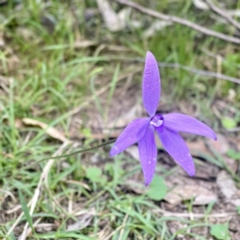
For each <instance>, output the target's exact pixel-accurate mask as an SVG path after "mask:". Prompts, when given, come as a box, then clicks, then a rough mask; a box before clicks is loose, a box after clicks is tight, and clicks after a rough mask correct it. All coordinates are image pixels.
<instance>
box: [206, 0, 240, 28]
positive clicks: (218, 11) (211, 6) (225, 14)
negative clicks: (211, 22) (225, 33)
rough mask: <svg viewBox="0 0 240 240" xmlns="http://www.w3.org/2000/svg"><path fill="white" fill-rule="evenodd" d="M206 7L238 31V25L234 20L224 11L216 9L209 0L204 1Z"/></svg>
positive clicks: (239, 24)
mask: <svg viewBox="0 0 240 240" xmlns="http://www.w3.org/2000/svg"><path fill="white" fill-rule="evenodd" d="M204 1H205V2H206V3H207V5H208V6H209V8H210V9H211V10H212V11H213V12H215V13H217V14H219V15H220V16H221V17H223V18H225V19H226V20H227V21H228V22H229V23H231V24H232V25H233V26H234V27H236V28H237V29H239V30H240V23H239V22H237V21H236V20H234V19H233V18H232V17H231V16H230V15H229V14H228V12H227V11H226V10H223V9H221V8H219V7H217V6H216V5H214V4H213V2H212V1H211V0H204Z"/></svg>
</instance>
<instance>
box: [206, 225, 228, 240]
mask: <svg viewBox="0 0 240 240" xmlns="http://www.w3.org/2000/svg"><path fill="white" fill-rule="evenodd" d="M210 234H211V235H212V236H213V237H215V238H216V239H219V240H228V239H230V235H229V232H228V224H215V225H212V226H211V231H210Z"/></svg>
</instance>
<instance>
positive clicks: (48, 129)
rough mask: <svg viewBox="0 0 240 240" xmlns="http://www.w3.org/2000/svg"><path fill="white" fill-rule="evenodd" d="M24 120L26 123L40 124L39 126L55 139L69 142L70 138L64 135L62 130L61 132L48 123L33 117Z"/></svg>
mask: <svg viewBox="0 0 240 240" xmlns="http://www.w3.org/2000/svg"><path fill="white" fill-rule="evenodd" d="M22 121H23V123H24V124H26V125H33V126H38V127H40V128H42V129H43V130H46V133H47V134H48V135H49V136H51V137H53V138H55V139H58V140H60V141H61V142H69V140H68V139H67V138H66V137H65V136H64V134H63V133H62V132H60V131H59V130H57V129H56V128H54V127H49V126H48V125H47V124H46V123H43V122H40V121H38V120H35V119H31V118H23V119H22Z"/></svg>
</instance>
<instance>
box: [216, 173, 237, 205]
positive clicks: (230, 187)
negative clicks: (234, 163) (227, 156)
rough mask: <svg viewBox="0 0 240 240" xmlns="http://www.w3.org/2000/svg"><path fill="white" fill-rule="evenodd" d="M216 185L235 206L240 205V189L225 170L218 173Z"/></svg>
mask: <svg viewBox="0 0 240 240" xmlns="http://www.w3.org/2000/svg"><path fill="white" fill-rule="evenodd" d="M217 185H218V187H219V188H220V190H221V192H222V194H223V195H224V196H225V197H226V199H227V200H228V201H229V202H231V203H232V204H233V205H235V206H240V190H238V189H237V187H236V186H235V184H234V181H233V180H232V178H231V176H230V175H229V174H227V173H226V171H221V172H220V173H219V174H218V176H217Z"/></svg>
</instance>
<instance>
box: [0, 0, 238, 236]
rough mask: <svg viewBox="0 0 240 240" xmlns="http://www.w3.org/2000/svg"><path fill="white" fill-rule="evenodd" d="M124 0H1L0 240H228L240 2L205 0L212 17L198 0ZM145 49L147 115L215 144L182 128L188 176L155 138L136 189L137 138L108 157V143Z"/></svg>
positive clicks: (126, 110) (234, 217) (123, 120)
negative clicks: (175, 116)
mask: <svg viewBox="0 0 240 240" xmlns="http://www.w3.org/2000/svg"><path fill="white" fill-rule="evenodd" d="M126 2H128V5H129V1H124V0H116V1H103V0H97V1H94V0H85V1H83V0H81V1H74V0H72V1H52V0H47V1H22V0H18V1H7V0H3V1H0V20H1V21H0V26H1V27H0V62H1V64H0V99H1V101H0V120H1V124H0V153H1V154H0V203H1V205H0V238H1V239H21V240H23V239H83V240H85V239H86V240H88V239H100V240H107V239H113V240H116V239H119V240H124V239H144V240H145V239H159V240H160V239H207V240H208V239H240V227H239V226H240V190H239V188H240V176H239V175H240V165H239V160H240V135H239V131H240V128H239V125H240V111H239V109H240V108H239V107H240V101H239V100H240V98H239V96H240V88H239V84H240V72H239V66H240V65H239V64H240V57H239V50H240V45H239V43H240V38H239V30H240V28H239V26H238V20H239V16H238V12H239V10H238V9H239V7H240V1H228V3H227V4H226V3H225V2H224V1H221V2H220V1H218V2H217V1H216V2H214V4H216V5H214V6H215V7H217V8H220V9H224V11H223V13H221V12H218V13H216V11H214V9H211V8H209V7H208V6H207V5H206V4H204V2H203V1H200V0H198V1H191V0H188V1H182V0H176V1H175V0H166V1H154V0H150V1H148V3H147V4H146V1H141V0H136V1H135V3H137V4H140V5H141V6H144V7H143V8H141V7H140V8H139V6H136V5H131V6H130V7H129V6H127V5H126V4H127V3H126ZM207 2H209V0H208V1H207ZM104 3H105V4H104ZM107 3H110V4H107ZM147 8H148V9H152V10H154V11H158V12H161V13H164V14H167V15H171V16H177V17H179V19H181V20H180V22H174V21H173V22H172V21H168V20H165V21H163V20H162V19H159V18H155V17H156V15H155V16H152V12H151V11H150V12H149V11H145V10H146V9H147ZM139 10H140V11H139ZM226 15H227V17H228V18H226ZM109 16H111V18H109ZM229 16H230V23H229V22H227V20H228V21H229ZM116 19H117V20H118V21H117V20H116ZM119 19H120V20H119ZM183 19H187V20H188V21H190V22H191V23H195V24H199V25H200V26H202V27H204V28H205V29H208V30H212V31H216V32H219V33H222V35H223V37H221V36H220V37H218V36H213V35H211V34H209V33H208V32H207V33H206V31H205V30H204V31H205V32H204V31H202V30H201V29H199V28H196V27H193V28H192V25H191V24H190V25H191V26H190V27H189V25H188V26H187V25H186V24H182V23H181V21H182V20H183ZM226 19H227V20H226ZM194 26H195V25H194ZM238 41H239V43H238ZM148 50H150V51H151V52H153V54H154V55H155V56H156V59H157V60H158V61H159V66H160V71H161V86H162V92H161V102H160V104H159V107H158V112H161V113H169V112H180V113H184V114H188V115H190V116H193V117H195V118H197V119H199V120H200V121H202V122H204V123H206V124H208V125H209V126H211V127H212V128H213V129H214V131H215V132H216V133H217V137H218V140H217V141H216V142H215V141H213V140H209V139H206V138H203V137H199V136H194V135H187V134H182V136H183V138H184V139H185V140H186V142H187V145H188V147H189V149H190V152H191V153H192V155H193V157H194V161H195V165H196V176H195V177H193V178H190V177H189V176H187V175H186V173H185V172H184V171H183V170H181V169H180V168H179V167H178V166H177V165H176V164H175V162H174V161H173V159H171V157H169V155H168V154H167V153H166V152H165V151H164V149H163V148H162V146H161V143H160V142H159V141H158V142H157V145H158V163H157V169H156V174H155V177H154V179H153V182H152V183H151V184H150V186H148V187H145V186H144V181H143V176H142V172H141V167H140V164H139V157H138V149H137V144H136V145H134V146H132V147H130V148H128V149H127V150H126V151H125V152H123V153H122V154H119V155H117V156H116V157H114V158H111V157H110V156H109V150H110V147H111V144H110V143H108V141H109V140H110V142H111V143H112V142H113V141H114V140H115V138H117V137H118V136H119V134H120V133H121V131H122V130H123V129H124V127H125V126H126V125H127V124H128V123H129V122H130V121H131V120H133V119H135V118H137V117H143V116H146V112H145V110H144V108H143V106H142V99H141V81H142V72H143V67H144V57H145V54H146V51H148ZM98 145H99V146H102V147H99V148H94V150H92V151H87V152H83V153H76V154H73V155H70V156H62V157H59V158H57V159H53V157H54V156H55V157H56V156H61V155H66V154H70V153H73V152H77V151H79V150H81V149H85V148H89V147H90V148H91V147H96V146H98Z"/></svg>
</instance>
